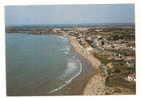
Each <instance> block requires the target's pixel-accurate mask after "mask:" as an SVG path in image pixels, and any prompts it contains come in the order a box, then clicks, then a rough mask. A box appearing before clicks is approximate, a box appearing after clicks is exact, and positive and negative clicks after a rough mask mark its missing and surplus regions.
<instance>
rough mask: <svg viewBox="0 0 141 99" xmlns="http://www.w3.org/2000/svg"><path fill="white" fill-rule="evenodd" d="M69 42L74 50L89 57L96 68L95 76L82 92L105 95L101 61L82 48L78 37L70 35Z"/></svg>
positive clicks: (84, 93) (86, 57)
mask: <svg viewBox="0 0 141 99" xmlns="http://www.w3.org/2000/svg"><path fill="white" fill-rule="evenodd" d="M68 39H69V43H70V44H71V46H72V47H73V50H74V51H76V52H77V53H79V54H80V55H81V56H82V57H84V58H85V59H87V60H88V61H89V62H90V64H91V66H92V68H93V69H94V74H93V76H92V77H91V78H90V79H89V80H88V82H87V84H86V86H85V87H84V89H83V92H82V94H83V95H105V93H106V92H105V89H106V86H105V77H104V76H102V74H101V72H100V69H99V66H100V65H101V62H100V61H99V60H98V59H97V58H95V57H94V56H92V55H91V54H88V53H87V51H86V50H85V49H82V48H81V47H80V44H79V43H78V41H77V39H76V37H74V36H68Z"/></svg>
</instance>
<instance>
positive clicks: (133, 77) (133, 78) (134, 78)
mask: <svg viewBox="0 0 141 99" xmlns="http://www.w3.org/2000/svg"><path fill="white" fill-rule="evenodd" d="M128 81H136V75H135V73H133V74H129V75H128Z"/></svg>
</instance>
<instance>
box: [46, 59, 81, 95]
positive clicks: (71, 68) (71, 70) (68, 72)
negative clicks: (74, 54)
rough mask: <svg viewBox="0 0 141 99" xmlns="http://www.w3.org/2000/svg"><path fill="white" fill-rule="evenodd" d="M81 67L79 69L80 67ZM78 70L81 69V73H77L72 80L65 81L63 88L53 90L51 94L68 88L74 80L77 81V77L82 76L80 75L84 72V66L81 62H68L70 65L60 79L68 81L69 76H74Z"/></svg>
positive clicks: (76, 60)
mask: <svg viewBox="0 0 141 99" xmlns="http://www.w3.org/2000/svg"><path fill="white" fill-rule="evenodd" d="M78 66H79V67H78ZM77 68H79V71H77V73H75V74H74V75H73V76H72V77H71V78H69V79H67V80H65V81H64V84H62V85H61V86H59V87H58V88H55V89H53V90H51V91H50V92H49V93H53V92H56V91H59V90H60V89H62V88H64V87H65V86H67V85H68V84H69V83H70V82H71V81H72V80H73V79H75V78H76V77H77V76H79V75H80V73H81V72H82V64H81V62H80V60H78V59H75V60H69V61H68V65H67V69H66V70H65V72H64V73H63V74H62V75H61V76H60V79H66V78H67V77H68V76H69V75H71V74H73V73H74V72H75V70H77Z"/></svg>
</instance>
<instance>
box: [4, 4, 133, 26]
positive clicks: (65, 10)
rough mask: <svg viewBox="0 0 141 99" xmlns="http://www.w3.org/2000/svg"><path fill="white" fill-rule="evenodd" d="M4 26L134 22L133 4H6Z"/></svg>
mask: <svg viewBox="0 0 141 99" xmlns="http://www.w3.org/2000/svg"><path fill="white" fill-rule="evenodd" d="M5 16H6V17H5V21H6V26H20V25H52V24H56V25H57V24H104V23H134V20H135V19H134V4H95V5H46V6H45V5H34V6H6V7H5Z"/></svg>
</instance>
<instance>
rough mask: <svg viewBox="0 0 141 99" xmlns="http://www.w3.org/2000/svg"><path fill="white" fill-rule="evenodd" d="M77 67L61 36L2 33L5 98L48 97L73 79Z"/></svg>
mask: <svg viewBox="0 0 141 99" xmlns="http://www.w3.org/2000/svg"><path fill="white" fill-rule="evenodd" d="M81 65H82V64H81V63H80V60H79V59H77V58H76V57H75V55H74V53H73V52H72V51H71V50H70V46H69V44H68V40H67V38H65V37H60V36H56V35H30V34H18V33H11V34H10V33H7V34H6V70H7V71H6V72H7V94H8V95H49V94H51V93H53V92H56V91H58V90H61V89H62V88H63V87H65V86H66V85H67V84H68V83H70V82H71V80H73V79H74V78H75V77H77V76H78V75H79V74H80V72H81V70H82V67H81Z"/></svg>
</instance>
